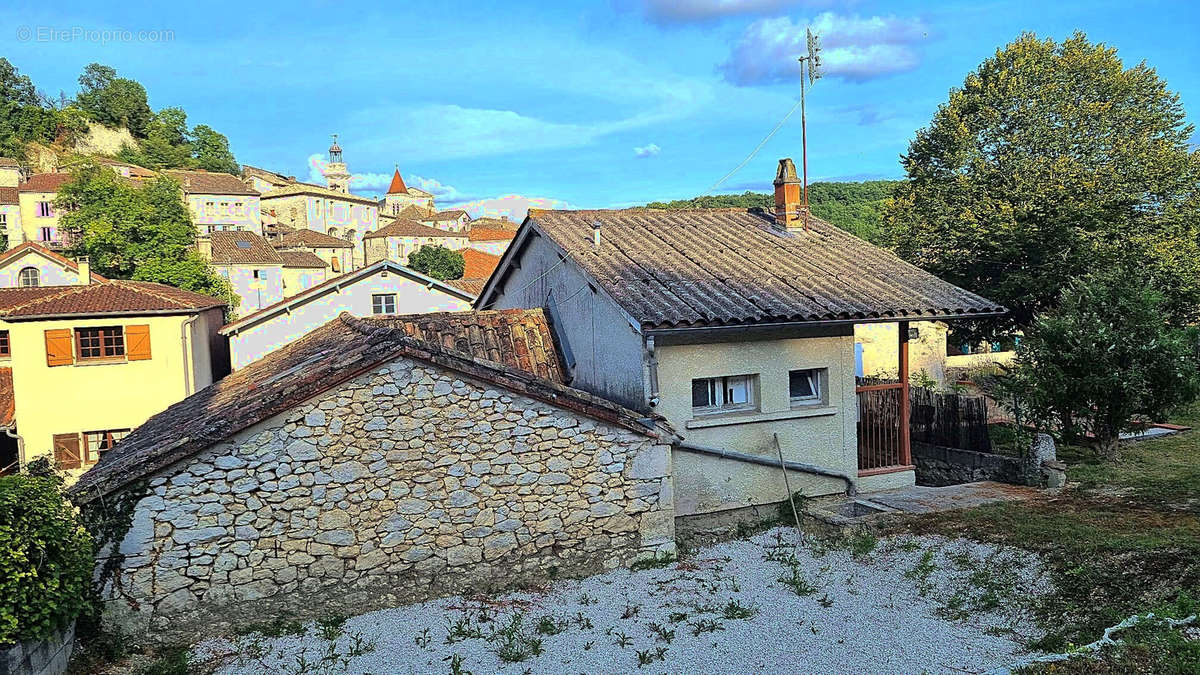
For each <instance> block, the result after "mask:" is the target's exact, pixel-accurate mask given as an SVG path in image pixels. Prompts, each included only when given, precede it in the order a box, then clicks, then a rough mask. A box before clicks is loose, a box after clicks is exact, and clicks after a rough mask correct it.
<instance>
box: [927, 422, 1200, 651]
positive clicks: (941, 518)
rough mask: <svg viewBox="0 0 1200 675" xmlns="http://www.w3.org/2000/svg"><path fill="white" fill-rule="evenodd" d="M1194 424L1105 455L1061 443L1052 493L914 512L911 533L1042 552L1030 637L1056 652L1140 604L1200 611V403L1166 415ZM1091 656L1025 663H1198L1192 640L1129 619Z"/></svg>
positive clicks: (1198, 644)
mask: <svg viewBox="0 0 1200 675" xmlns="http://www.w3.org/2000/svg"><path fill="white" fill-rule="evenodd" d="M1176 422H1177V423H1179V424H1186V425H1190V426H1195V427H1197V429H1196V430H1195V431H1191V432H1185V433H1181V434H1177V435H1175V436H1170V437H1166V438H1161V439H1155V440H1148V441H1141V442H1137V443H1133V444H1129V445H1126V446H1124V447H1123V448H1122V450H1121V454H1120V457H1119V458H1118V459H1117V460H1113V461H1104V460H1100V459H1099V458H1097V457H1096V456H1095V455H1094V454H1093V453H1092V452H1091V451H1090V450H1088V449H1086V448H1070V447H1067V448H1062V449H1060V452H1059V459H1061V460H1063V461H1065V462H1067V464H1068V471H1067V476H1068V479H1069V480H1070V481H1071V482H1072V483H1075V482H1078V483H1079V485H1078V486H1077V487H1072V488H1070V489H1068V490H1065V491H1063V492H1062V493H1061V494H1060V495H1057V496H1047V497H1045V498H1043V499H1040V500H1037V501H1033V502H1026V503H1008V504H998V505H992V506H985V507H981V508H976V509H971V510H966V511H958V512H950V513H945V514H938V515H934V516H923V517H922V518H921V519H919V520H914V521H913V522H910V523H907V524H906V525H905V527H906V528H907V529H909V530H911V531H914V532H917V533H928V534H945V535H951V536H963V537H969V538H972V539H977V540H981V541H987V542H999V543H1006V544H1011V545H1014V546H1018V547H1021V548H1025V549H1029V550H1032V551H1035V552H1037V553H1039V554H1041V556H1042V557H1043V558H1044V560H1045V561H1046V564H1047V565H1048V567H1049V569H1050V571H1051V574H1052V577H1053V579H1054V582H1055V586H1056V591H1055V593H1053V594H1051V595H1050V596H1048V597H1045V598H1041V599H1039V600H1038V601H1037V602H1036V605H1035V607H1034V610H1035V612H1034V613H1035V616H1037V621H1038V624H1039V626H1038V628H1039V629H1040V630H1041V631H1043V632H1044V636H1043V637H1042V638H1040V639H1038V640H1036V641H1035V642H1034V643H1033V644H1031V647H1034V648H1037V649H1041V650H1046V651H1052V652H1065V651H1069V650H1070V649H1071V648H1072V647H1073V646H1077V645H1082V644H1087V643H1089V642H1092V641H1094V640H1096V639H1098V638H1099V637H1100V636H1101V635H1103V633H1104V629H1105V628H1106V627H1108V626H1113V625H1115V624H1117V623H1119V622H1120V621H1121V620H1123V619H1125V618H1127V617H1129V616H1131V615H1134V614H1139V613H1144V612H1147V611H1155V612H1156V613H1158V614H1160V615H1162V614H1163V613H1166V614H1168V615H1171V616H1176V617H1182V616H1187V615H1189V614H1192V613H1196V612H1197V611H1200V407H1197V408H1194V409H1193V410H1191V411H1190V412H1189V413H1188V414H1187V415H1184V416H1181V418H1180V419H1178V420H1176ZM1119 637H1120V638H1122V639H1124V640H1125V641H1126V642H1127V646H1126V647H1125V648H1123V649H1119V650H1107V651H1106V652H1105V654H1104V657H1103V659H1102V661H1101V662H1099V663H1098V662H1096V661H1095V660H1085V659H1075V660H1072V661H1069V662H1066V663H1060V664H1055V665H1052V666H1044V667H1040V668H1039V669H1032V670H1031V671H1030V672H1054V673H1085V672H1086V673H1126V672H1154V673H1160V672H1161V673H1200V640H1197V639H1191V640H1188V639H1186V638H1185V637H1183V636H1182V634H1181V633H1180V631H1179V630H1167V629H1165V628H1157V627H1152V626H1146V627H1139V628H1137V629H1135V630H1131V631H1128V632H1126V633H1123V634H1121V635H1120V636H1119Z"/></svg>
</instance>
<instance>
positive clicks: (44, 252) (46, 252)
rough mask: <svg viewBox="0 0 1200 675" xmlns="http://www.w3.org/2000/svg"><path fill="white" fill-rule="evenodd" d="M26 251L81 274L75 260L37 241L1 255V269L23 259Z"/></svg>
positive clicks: (102, 279) (96, 278)
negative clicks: (18, 259) (22, 256)
mask: <svg viewBox="0 0 1200 675" xmlns="http://www.w3.org/2000/svg"><path fill="white" fill-rule="evenodd" d="M26 251H34V252H35V253H38V254H39V255H41V256H43V257H45V258H48V259H50V260H53V261H54V262H56V263H58V264H59V265H62V266H63V267H65V268H67V269H69V270H71V271H72V272H79V264H78V263H76V262H75V261H74V260H71V259H70V258H67V257H66V256H63V255H59V254H58V253H55V252H54V251H51V250H50V249H48V248H46V247H45V246H43V245H41V244H39V243H37V242H36V241H27V242H25V243H23V244H18V245H16V246H14V247H12V248H10V249H8V250H7V251H5V252H4V253H0V268H2V267H4V266H5V265H7V264H8V263H9V262H10V261H12V260H15V259H17V258H19V257H21V255H22V254H24V253H25V252H26ZM91 276H92V279H93V280H97V281H106V279H105V278H104V277H102V276H100V275H99V274H96V273H95V272H91Z"/></svg>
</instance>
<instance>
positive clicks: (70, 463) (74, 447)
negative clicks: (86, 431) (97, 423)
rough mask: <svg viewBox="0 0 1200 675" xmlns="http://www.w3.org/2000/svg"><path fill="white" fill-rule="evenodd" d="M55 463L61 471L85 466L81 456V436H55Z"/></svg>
mask: <svg viewBox="0 0 1200 675" xmlns="http://www.w3.org/2000/svg"><path fill="white" fill-rule="evenodd" d="M54 463H55V464H57V465H58V468H60V469H78V468H79V467H81V466H83V461H82V458H81V457H80V455H79V434H54Z"/></svg>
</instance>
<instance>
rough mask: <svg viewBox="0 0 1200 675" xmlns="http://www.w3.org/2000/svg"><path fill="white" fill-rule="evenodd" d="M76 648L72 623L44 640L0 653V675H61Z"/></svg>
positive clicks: (9, 648)
mask: <svg viewBox="0 0 1200 675" xmlns="http://www.w3.org/2000/svg"><path fill="white" fill-rule="evenodd" d="M74 646H75V622H74V621H72V622H71V623H70V625H68V626H65V627H63V628H61V629H59V630H56V631H55V632H54V633H53V634H52V635H50V636H49V637H47V638H46V639H45V640H26V641H25V642H18V643H16V644H15V645H11V646H9V647H5V648H2V649H0V675H62V673H65V672H67V665H68V664H69V663H70V661H71V650H72V649H73V648H74Z"/></svg>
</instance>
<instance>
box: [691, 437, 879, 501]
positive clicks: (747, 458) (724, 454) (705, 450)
mask: <svg viewBox="0 0 1200 675" xmlns="http://www.w3.org/2000/svg"><path fill="white" fill-rule="evenodd" d="M675 447H676V448H679V449H680V450H683V451H685V452H692V453H695V454H698V455H708V456H710V457H720V458H721V459H732V460H734V461H736V462H745V463H747V464H758V465H760V466H769V467H771V468H774V469H778V468H779V462H776V461H775V460H772V459H767V458H766V457H759V456H757V455H749V454H746V453H744V452H737V451H736V450H723V449H721V448H710V447H707V446H704V445H696V444H694V443H688V442H686V441H681V442H679V443H676V444H675ZM783 466H784V467H786V468H787V470H789V471H798V472H800V473H810V474H814V475H817V476H825V477H826V478H837V479H839V480H843V481H845V482H846V496H847V497H854V496H856V495H857V494H858V487H857V486H856V485H855V484H854V479H853V478H851V477H850V476H848V475H846V474H844V473H842V472H840V471H834V470H833V469H826V468H825V467H823V466H817V465H815V464H805V463H804V462H792V461H787V460H785V461H784V462H783Z"/></svg>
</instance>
